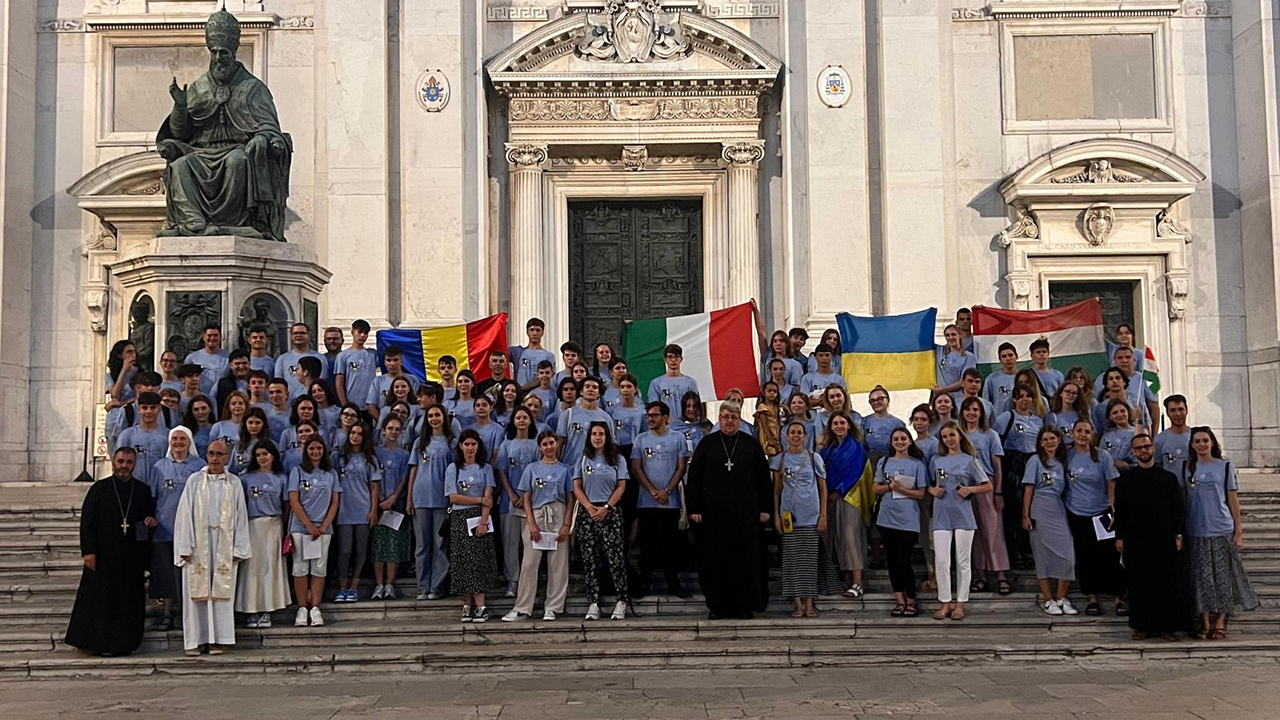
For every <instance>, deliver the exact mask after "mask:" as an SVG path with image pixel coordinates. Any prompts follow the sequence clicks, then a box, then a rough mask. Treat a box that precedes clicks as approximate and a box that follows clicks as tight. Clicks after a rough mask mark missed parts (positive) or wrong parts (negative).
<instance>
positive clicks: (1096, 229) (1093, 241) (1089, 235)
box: [1080, 203, 1116, 247]
mask: <svg viewBox="0 0 1280 720" xmlns="http://www.w3.org/2000/svg"><path fill="white" fill-rule="evenodd" d="M1080 226H1081V231H1082V232H1081V234H1083V235H1084V239H1085V240H1088V241H1089V244H1090V245H1093V246H1095V247H1096V246H1098V245H1101V244H1102V243H1104V242H1106V241H1107V238H1109V237H1111V231H1112V230H1114V229H1115V226H1116V211H1115V209H1114V208H1112V207H1111V206H1110V205H1108V204H1106V203H1097V204H1095V205H1090V206H1089V207H1088V208H1086V209H1085V211H1084V214H1083V215H1082V216H1081V218H1080Z"/></svg>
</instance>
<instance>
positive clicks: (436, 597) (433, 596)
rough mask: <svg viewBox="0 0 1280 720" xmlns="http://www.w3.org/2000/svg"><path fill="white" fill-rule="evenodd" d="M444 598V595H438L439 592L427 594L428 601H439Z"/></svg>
mask: <svg viewBox="0 0 1280 720" xmlns="http://www.w3.org/2000/svg"><path fill="white" fill-rule="evenodd" d="M442 597H444V596H443V595H441V594H440V593H438V592H429V593H427V599H428V600H439V599H440V598H442Z"/></svg>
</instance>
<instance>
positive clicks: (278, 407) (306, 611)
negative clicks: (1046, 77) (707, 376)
mask: <svg viewBox="0 0 1280 720" xmlns="http://www.w3.org/2000/svg"><path fill="white" fill-rule="evenodd" d="M956 320H957V321H956V323H955V324H954V325H949V326H948V327H947V328H946V329H945V331H944V336H945V338H946V345H945V346H942V347H939V348H938V351H937V358H938V362H937V386H936V387H934V388H933V392H932V393H931V397H932V400H931V401H930V402H929V403H927V404H922V405H919V406H917V407H915V408H914V409H913V410H912V412H911V414H910V416H909V417H908V422H903V421H902V420H901V419H899V418H897V417H895V416H894V415H892V414H891V413H890V409H889V406H890V397H889V392H888V391H886V390H885V389H884V388H882V387H878V386H877V387H876V388H875V389H873V390H872V391H871V392H870V393H869V395H868V398H867V399H868V402H869V405H870V407H871V409H872V412H871V413H870V414H868V415H865V416H864V415H862V414H860V413H858V412H857V411H855V410H853V408H852V407H851V404H850V401H849V394H848V391H847V389H846V388H847V384H846V381H845V378H844V377H843V376H842V375H841V373H840V371H839V367H840V358H839V355H840V352H839V351H840V340H839V335H838V332H837V331H835V330H834V329H833V330H828V331H826V332H825V333H823V336H822V338H821V340H820V341H819V343H818V344H817V346H816V348H815V350H814V351H813V353H812V354H811V355H806V354H805V353H804V352H803V351H802V348H803V347H805V346H806V344H807V343H808V336H807V334H806V333H805V331H804V330H803V329H801V328H796V329H793V330H791V331H790V332H789V333H788V332H783V331H777V332H775V333H773V334H772V335H771V336H770V337H769V340H768V341H766V342H762V356H763V357H762V366H761V373H760V381H761V386H760V388H759V389H758V392H757V393H753V394H755V395H756V402H755V406H754V411H753V412H751V413H749V414H748V415H746V416H745V417H744V413H745V411H744V402H745V398H744V393H743V392H742V391H741V390H738V389H734V390H730V391H728V392H727V393H726V394H725V397H724V398H707V399H708V400H715V399H719V400H722V402H720V403H719V405H718V408H717V413H716V418H715V420H717V422H715V423H714V424H713V423H712V422H711V421H710V420H709V419H708V418H707V417H706V414H705V413H706V405H705V403H704V398H703V396H702V395H701V394H700V389H699V388H698V385H697V382H696V381H695V380H694V379H693V378H690V377H688V376H686V375H683V374H682V373H681V364H682V362H683V357H682V356H683V350H682V348H680V347H679V346H678V345H668V346H667V347H666V348H665V349H664V361H665V365H666V372H665V374H664V375H662V376H660V377H658V378H655V379H653V380H652V381H650V383H649V384H648V387H647V390H646V391H645V392H644V393H643V396H642V388H641V383H640V381H639V380H638V379H637V378H636V376H635V375H633V374H631V373H630V372H628V368H627V364H626V361H625V360H624V359H623V358H621V357H619V356H618V355H617V354H616V353H615V351H614V350H613V348H611V347H610V346H609V345H608V344H605V343H600V344H598V345H596V346H595V347H594V348H593V351H592V353H591V356H590V357H586V356H585V353H584V351H583V348H582V347H581V346H579V345H578V344H577V343H574V342H566V343H564V344H562V345H561V346H560V348H559V350H560V357H559V365H560V369H559V370H557V358H556V357H555V355H554V354H553V353H552V352H551V351H549V350H547V349H545V348H544V347H543V343H542V341H543V332H544V326H543V323H542V322H541V321H540V320H537V319H531V320H530V321H529V322H528V323H527V325H526V327H525V332H526V337H527V342H526V344H524V345H522V346H517V347H512V348H510V349H509V350H508V351H507V352H503V351H499V350H495V351H492V352H491V353H490V354H489V357H488V368H487V370H488V373H487V376H486V377H484V378H483V379H482V380H480V381H479V382H477V378H476V376H475V374H474V373H473V372H472V371H471V370H468V369H459V368H458V363H457V361H456V360H455V359H454V358H452V357H448V356H445V357H442V358H440V359H439V362H438V364H437V366H436V368H434V369H435V371H436V377H438V378H439V380H438V381H435V380H432V381H420V380H419V379H418V378H416V377H414V376H412V375H410V374H408V373H407V372H406V371H405V368H404V364H403V357H402V355H401V353H400V352H399V351H398V350H397V349H396V348H395V347H389V348H386V349H385V351H384V352H383V354H382V357H381V362H380V359H379V356H378V353H377V352H376V351H375V350H374V349H373V348H370V347H366V343H367V342H368V340H369V333H370V327H369V325H368V323H366V322H364V321H362V320H357V321H356V322H355V323H353V324H352V327H351V341H350V344H349V345H347V346H345V347H344V343H345V337H344V334H343V333H342V331H341V330H339V329H337V328H329V329H328V330H326V331H325V347H326V351H327V352H326V353H323V354H322V353H319V352H317V351H315V350H313V349H312V348H311V342H310V334H309V332H308V330H307V328H306V326H305V325H303V324H301V323H298V324H295V325H294V326H293V327H291V328H290V339H291V342H292V348H291V350H290V351H289V352H287V353H285V354H283V355H281V356H280V357H279V358H271V357H270V356H268V355H267V354H266V353H265V348H266V346H267V342H266V338H267V333H268V332H269V330H268V329H267V328H253V329H251V331H250V333H249V341H250V349H249V350H242V349H238V350H234V351H231V352H227V351H226V350H224V349H223V348H222V347H221V330H220V329H219V328H217V327H210V328H207V329H206V330H205V332H204V336H203V340H204V344H203V347H202V348H201V349H199V350H196V351H194V352H192V353H191V354H190V355H188V356H187V357H186V358H184V359H183V360H182V364H179V361H178V358H177V357H175V356H174V355H173V353H165V354H163V355H162V356H161V357H160V361H159V362H160V372H158V373H157V372H153V371H151V370H149V369H140V368H137V367H136V352H135V351H134V348H133V347H132V346H131V345H130V344H129V343H128V342H127V341H123V342H122V343H118V344H117V346H116V347H115V348H113V350H112V353H111V357H110V360H109V364H108V374H107V383H106V385H107V388H108V389H109V393H110V399H109V404H110V405H111V409H110V411H109V414H108V422H107V433H108V442H109V446H110V447H111V449H112V451H113V455H112V466H113V473H112V478H111V479H108V480H103V481H101V482H99V483H96V484H95V485H94V487H93V488H92V489H91V490H90V492H89V494H88V496H87V497H86V501H85V512H84V515H83V518H82V528H81V545H82V551H83V554H84V556H85V572H84V576H83V579H82V582H81V587H80V591H79V594H78V596H77V602H76V608H75V611H74V613H73V617H72V622H71V627H70V628H69V629H68V634H67V637H68V642H69V643H70V644H72V645H74V646H77V647H81V648H84V649H87V650H91V651H95V652H101V653H107V654H112V653H124V652H130V651H132V650H134V649H136V648H137V646H138V642H139V641H140V638H141V630H142V613H143V610H144V608H143V605H144V603H143V600H142V597H141V593H142V592H143V583H144V575H149V581H148V582H147V583H146V587H147V589H148V591H149V594H150V596H151V597H152V598H153V599H156V600H160V601H161V602H162V606H161V607H162V610H161V614H160V616H159V617H158V618H157V619H156V627H157V629H161V630H164V629H168V628H170V627H172V626H173V623H174V622H175V616H176V613H177V609H178V608H179V607H180V608H181V610H182V626H183V635H184V646H185V648H186V651H187V652H188V653H189V654H199V653H200V652H201V651H207V652H210V653H217V652H221V651H222V649H223V648H224V647H225V646H227V645H230V644H233V643H234V625H235V622H234V613H235V612H239V613H243V614H244V615H246V616H247V621H246V624H247V625H248V626H249V627H269V626H270V625H271V622H272V613H273V612H274V611H276V610H280V609H283V608H285V607H287V606H288V605H290V604H291V601H292V602H295V603H296V605H297V613H296V617H295V623H294V624H295V625H297V626H300V627H308V626H320V625H323V624H324V617H323V614H322V612H321V609H320V605H321V603H322V601H323V600H324V598H325V592H326V582H327V578H328V576H329V575H333V576H334V577H335V579H336V582H337V588H336V590H335V591H334V595H333V601H334V602H338V603H351V602H359V601H360V599H361V597H362V591H361V581H362V578H363V577H364V573H365V569H366V564H367V562H368V560H369V559H370V558H371V559H372V562H373V580H374V586H373V589H372V591H371V593H370V594H369V595H368V596H367V597H369V598H371V599H375V600H376V599H391V598H395V597H397V592H398V591H397V587H396V580H397V577H398V575H399V571H400V569H401V566H402V565H404V564H407V563H409V562H410V561H412V563H413V565H412V567H413V571H414V575H415V579H416V585H417V590H418V593H417V597H418V599H420V600H435V599H440V598H443V597H445V596H448V595H454V596H457V597H459V598H460V599H461V601H462V606H461V618H460V619H461V621H462V622H470V623H483V622H486V621H488V620H489V619H490V613H489V608H488V600H487V593H489V591H492V590H495V589H498V590H499V591H501V590H502V589H504V588H505V594H506V595H507V597H511V598H514V607H513V608H512V609H511V610H510V611H509V612H507V613H506V614H504V615H503V616H502V620H504V621H508V622H519V621H523V620H527V619H529V618H530V617H531V616H532V614H533V611H534V607H535V604H536V602H537V591H538V584H539V577H540V574H541V566H542V562H543V560H544V559H545V560H546V572H545V574H546V585H545V591H544V600H543V603H542V609H543V614H542V619H543V620H544V621H552V620H555V619H556V617H557V615H559V614H561V613H563V612H564V607H565V600H566V596H567V594H568V583H569V567H570V563H571V560H572V559H574V558H576V559H577V561H578V562H580V564H581V567H582V572H583V579H584V584H585V590H586V594H587V601H588V610H587V612H586V618H587V619H588V620H595V619H598V618H600V617H601V616H602V614H604V612H608V614H609V616H610V617H611V618H614V619H621V618H624V617H626V615H627V613H628V609H629V605H630V602H631V600H632V599H633V598H636V597H641V596H643V595H644V594H647V593H649V592H652V590H653V583H654V578H655V575H657V573H658V571H659V570H661V572H662V576H663V580H664V589H665V592H666V593H668V594H671V595H675V596H677V597H689V595H690V592H689V590H688V589H687V588H686V587H684V585H683V584H682V583H681V581H680V573H681V571H682V570H684V569H686V566H685V558H686V557H689V555H690V553H689V549H690V543H692V546H693V550H694V551H695V553H694V556H695V557H696V558H697V566H698V572H699V580H700V586H701V590H702V592H703V595H704V596H705V598H706V603H707V606H708V610H709V611H710V612H709V615H710V617H712V618H721V617H735V618H749V617H752V616H753V615H754V614H755V613H758V612H762V611H763V610H765V608H766V606H767V602H768V596H769V581H768V561H767V558H768V557H769V554H768V546H769V543H771V542H777V543H778V544H779V545H780V549H781V558H782V583H781V585H782V587H781V590H782V595H783V596H785V597H786V598H788V599H790V600H791V601H792V605H793V607H792V615H793V616H794V617H797V618H801V617H816V616H817V615H818V613H819V610H818V607H817V605H816V601H817V599H818V598H819V597H821V596H824V595H831V594H841V593H842V594H844V595H845V596H848V597H859V596H861V595H862V594H863V593H864V589H863V573H864V570H865V569H866V568H867V567H868V565H870V564H881V563H882V564H883V565H884V566H886V567H887V568H888V572H889V577H890V582H891V585H892V589H893V592H894V595H895V598H896V604H895V606H894V608H893V610H892V611H891V614H892V615H893V616H895V617H914V616H916V615H918V614H919V613H920V608H919V606H918V603H917V570H916V568H915V567H914V565H913V558H914V552H915V547H916V545H917V544H920V545H921V550H922V551H923V557H924V561H925V565H926V568H925V570H926V572H927V579H926V580H925V582H924V583H923V584H922V585H920V587H919V589H920V590H921V591H922V592H936V593H937V600H938V608H937V610H936V612H934V613H933V617H935V618H937V619H939V620H942V619H948V618H950V619H952V620H962V619H963V618H964V617H965V616H966V614H967V610H966V604H967V603H968V601H969V599H970V592H971V591H978V592H982V591H985V590H987V589H989V587H990V585H989V583H991V582H992V581H993V578H992V576H993V575H994V584H995V587H996V589H997V591H998V592H999V593H1000V594H1009V593H1011V592H1012V589H1013V588H1012V584H1011V580H1010V577H1009V572H1010V571H1011V570H1013V569H1015V568H1017V569H1030V568H1032V567H1034V569H1035V573H1036V576H1037V579H1038V580H1039V586H1040V598H1039V602H1040V604H1041V607H1042V608H1043V610H1044V612H1046V613H1049V614H1051V615H1075V614H1077V612H1078V611H1077V609H1076V608H1075V606H1074V605H1073V603H1072V602H1071V601H1070V600H1069V599H1068V597H1067V595H1068V590H1069V589H1070V584H1071V583H1072V582H1076V581H1078V582H1079V584H1080V590H1081V591H1082V592H1083V594H1084V595H1085V596H1086V604H1085V607H1084V611H1085V612H1086V613H1088V614H1100V613H1101V612H1102V601H1103V599H1104V598H1105V599H1114V603H1115V604H1114V609H1115V612H1116V613H1117V614H1120V615H1125V614H1127V615H1128V616H1129V622H1130V625H1131V626H1132V628H1133V629H1134V633H1135V637H1145V636H1147V635H1150V634H1158V635H1164V636H1171V634H1172V633H1173V632H1174V631H1177V630H1181V629H1191V630H1192V631H1193V632H1194V634H1196V635H1197V636H1201V637H1224V636H1225V633H1226V620H1227V617H1228V616H1229V615H1230V614H1231V613H1232V612H1233V609H1234V608H1235V607H1236V606H1243V607H1245V608H1246V609H1248V608H1251V607H1253V606H1256V604H1257V599H1256V596H1255V595H1254V593H1253V591H1252V588H1251V587H1250V585H1249V582H1248V578H1247V575H1246V574H1245V572H1244V570H1243V568H1242V566H1241V563H1240V558H1239V550H1240V547H1241V545H1242V534H1241V533H1242V528H1241V523H1240V512H1239V502H1238V498H1237V485H1236V477H1235V471H1234V468H1233V467H1232V466H1231V464H1230V463H1229V462H1227V461H1225V460H1224V459H1223V458H1222V452H1221V447H1220V445H1219V443H1218V440H1217V438H1216V437H1215V436H1214V434H1213V432H1212V430H1210V429H1209V428H1207V427H1196V428H1192V427H1189V426H1188V424H1187V422H1186V420H1187V415H1188V407H1187V401H1186V399H1185V398H1183V397H1182V396H1179V395H1173V396H1169V397H1167V398H1165V401H1164V407H1163V409H1164V412H1165V416H1166V417H1167V420H1168V427H1167V428H1166V429H1164V430H1163V431H1161V432H1159V433H1156V432H1155V429H1156V428H1157V427H1158V426H1159V425H1160V418H1161V406H1160V405H1159V404H1158V403H1157V402H1156V398H1155V396H1154V395H1153V394H1152V393H1151V391H1150V390H1149V389H1148V387H1147V385H1146V383H1145V382H1144V381H1143V378H1142V375H1141V365H1140V363H1141V357H1140V356H1139V355H1138V354H1137V353H1136V352H1135V351H1134V348H1133V346H1132V343H1133V332H1132V328H1130V327H1128V326H1121V327H1120V328H1119V329H1118V332H1117V333H1116V335H1117V339H1118V343H1117V344H1115V345H1113V346H1111V347H1110V348H1109V357H1110V359H1111V366H1110V367H1109V368H1108V369H1107V370H1106V371H1105V372H1103V373H1102V374H1101V375H1099V377H1098V378H1097V380H1096V381H1094V380H1092V379H1091V378H1090V377H1089V373H1088V372H1087V371H1086V370H1085V369H1083V368H1074V369H1071V370H1070V371H1069V372H1067V373H1065V374H1063V373H1061V372H1059V371H1057V370H1054V369H1052V368H1051V367H1050V365H1049V359H1050V350H1051V349H1050V348H1049V346H1048V343H1047V342H1046V341H1044V340H1040V341H1037V342H1036V343H1034V344H1033V345H1032V347H1031V355H1032V357H1031V361H1032V362H1031V365H1030V366H1028V367H1025V368H1022V369H1019V364H1018V363H1019V357H1018V352H1017V350H1016V348H1014V347H1013V346H1012V345H1008V344H1006V345H1002V346H1001V347H1000V351H999V354H1000V361H1001V368H1000V369H999V370H997V371H996V372H994V373H992V374H991V375H990V376H988V377H986V378H983V376H982V375H981V374H980V373H979V372H978V371H977V369H976V359H975V357H974V354H973V351H972V336H971V335H970V332H969V330H970V329H969V326H968V321H969V313H968V311H967V310H964V309H962V310H961V311H960V312H958V313H957V315H956ZM760 329H761V337H762V338H763V337H764V335H765V332H764V328H763V327H761V328H760ZM908 423H909V427H910V429H908ZM868 468H869V471H868ZM859 499H860V500H859ZM117 521H118V522H117ZM334 537H336V538H337V542H336V543H334V544H336V546H337V547H336V548H333V547H331V542H330V541H331V539H332V538H334ZM633 544H634V545H636V546H638V549H639V561H638V563H636V564H635V565H633V564H632V562H631V557H632V552H631V550H632V546H633ZM1122 557H1123V563H1122V560H1121V558H1122ZM331 565H336V567H331ZM289 577H292V591H293V597H292V598H290V587H289V584H290V583H289V580H288V578H289ZM499 578H502V579H504V580H505V582H503V581H502V580H499ZM606 591H609V592H611V595H612V599H613V604H612V608H611V611H609V610H606V611H602V610H601V604H602V598H603V597H604V594H605V592H606ZM108 599H109V601H108ZM178 600H181V602H180V603H178V602H176V601H178ZM606 607H607V603H606ZM108 612H110V613H111V615H110V617H113V618H128V621H126V622H120V623H103V622H102V618H104V617H108V616H107V615H104V614H103V613H108ZM1193 618H1198V622H1196V624H1195V625H1194V626H1192V625H1191V621H1192V620H1193ZM135 619H136V623H135V622H133V621H134V620H135Z"/></svg>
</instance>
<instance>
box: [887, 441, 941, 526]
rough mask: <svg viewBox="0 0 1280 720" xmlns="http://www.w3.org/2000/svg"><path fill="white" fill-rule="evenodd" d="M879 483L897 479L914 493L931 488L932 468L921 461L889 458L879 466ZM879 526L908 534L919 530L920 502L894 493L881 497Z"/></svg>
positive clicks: (909, 458)
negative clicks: (930, 469)
mask: <svg viewBox="0 0 1280 720" xmlns="http://www.w3.org/2000/svg"><path fill="white" fill-rule="evenodd" d="M878 465H879V467H877V468H876V482H878V483H882V484H888V483H889V482H890V481H891V480H897V481H898V484H900V485H905V486H906V487H908V488H911V489H912V490H916V489H918V488H923V487H927V486H928V485H929V468H928V467H926V466H925V464H924V463H922V462H920V461H919V460H917V459H915V458H913V457H908V458H896V457H886V458H884V459H883V460H881V461H880V463H878ZM876 525H879V526H880V527H885V528H891V529H893V530H905V531H907V532H919V531H920V502H919V501H918V500H913V499H912V498H909V497H894V495H893V491H889V492H887V493H885V494H884V495H881V496H880V515H879V517H877V518H876Z"/></svg>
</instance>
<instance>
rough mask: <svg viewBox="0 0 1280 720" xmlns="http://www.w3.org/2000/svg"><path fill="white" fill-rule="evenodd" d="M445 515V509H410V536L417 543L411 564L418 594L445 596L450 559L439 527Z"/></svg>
mask: <svg viewBox="0 0 1280 720" xmlns="http://www.w3.org/2000/svg"><path fill="white" fill-rule="evenodd" d="M447 512H448V511H447V510H446V509H445V508H420V507H416V508H414V509H413V537H414V540H415V541H416V543H417V547H416V548H414V551H413V563H414V568H415V569H416V570H417V574H418V592H420V593H431V592H435V593H440V594H441V595H444V594H446V590H447V588H446V587H445V585H444V577H445V575H448V574H449V556H448V554H446V553H445V551H444V538H442V537H440V526H441V525H443V524H444V519H445V514H446V513H447Z"/></svg>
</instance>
